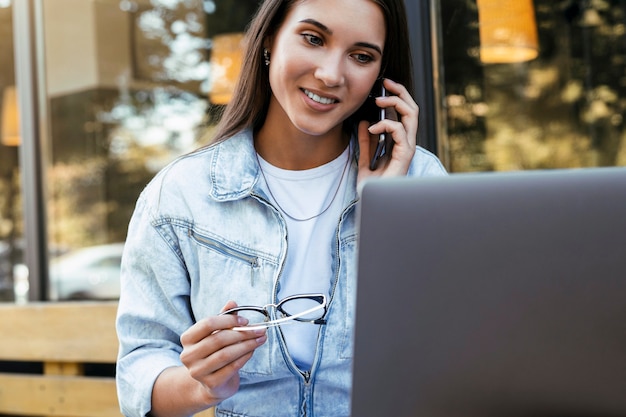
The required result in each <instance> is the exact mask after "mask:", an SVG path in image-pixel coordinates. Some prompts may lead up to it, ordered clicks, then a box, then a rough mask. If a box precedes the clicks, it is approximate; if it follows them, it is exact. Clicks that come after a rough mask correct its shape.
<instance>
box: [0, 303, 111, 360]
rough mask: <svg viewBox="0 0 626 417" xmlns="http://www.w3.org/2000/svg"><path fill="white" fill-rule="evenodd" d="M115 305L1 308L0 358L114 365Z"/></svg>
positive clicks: (7, 306)
mask: <svg viewBox="0 0 626 417" xmlns="http://www.w3.org/2000/svg"><path fill="white" fill-rule="evenodd" d="M116 311H117V302H71V303H33V304H26V305H13V304H0V334H1V335H2V343H0V358H1V359H2V360H17V361H43V362H93V363H100V362H102V363H114V362H115V360H116V357H117V350H118V342H117V335H116V333H115V314H116Z"/></svg>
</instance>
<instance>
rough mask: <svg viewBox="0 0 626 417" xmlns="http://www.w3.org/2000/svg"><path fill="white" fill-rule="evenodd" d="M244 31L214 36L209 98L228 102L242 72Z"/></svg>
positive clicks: (222, 102) (214, 102)
mask: <svg viewBox="0 0 626 417" xmlns="http://www.w3.org/2000/svg"><path fill="white" fill-rule="evenodd" d="M243 39H244V35H243V33H226V34H221V35H217V36H215V37H214V38H213V48H212V50H211V60H210V62H211V74H212V83H211V91H210V92H209V99H210V101H211V103H213V104H228V102H229V101H230V99H231V97H232V95H233V91H234V89H235V84H236V83H237V78H239V73H240V72H241V61H242V42H243Z"/></svg>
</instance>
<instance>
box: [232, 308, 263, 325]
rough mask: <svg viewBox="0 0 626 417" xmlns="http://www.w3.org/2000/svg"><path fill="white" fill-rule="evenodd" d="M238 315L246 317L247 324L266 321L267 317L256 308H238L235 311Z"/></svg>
mask: <svg viewBox="0 0 626 417" xmlns="http://www.w3.org/2000/svg"><path fill="white" fill-rule="evenodd" d="M233 314H237V315H238V316H239V317H245V318H246V319H248V326H250V325H253V324H261V323H265V322H266V321H267V317H266V316H265V315H264V314H263V313H262V312H260V311H256V310H247V309H246V310H239V311H237V312H236V313H233Z"/></svg>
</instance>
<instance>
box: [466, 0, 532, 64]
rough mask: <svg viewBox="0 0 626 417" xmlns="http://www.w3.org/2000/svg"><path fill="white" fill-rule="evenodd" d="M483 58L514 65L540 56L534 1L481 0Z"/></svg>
mask: <svg viewBox="0 0 626 417" xmlns="http://www.w3.org/2000/svg"><path fill="white" fill-rule="evenodd" d="M477 5H478V20H479V32H480V60H481V62H483V63H485V64H511V63H519V62H526V61H530V60H532V59H535V58H537V55H538V54H539V45H538V40H537V21H536V19H535V7H534V5H533V1H532V0H477Z"/></svg>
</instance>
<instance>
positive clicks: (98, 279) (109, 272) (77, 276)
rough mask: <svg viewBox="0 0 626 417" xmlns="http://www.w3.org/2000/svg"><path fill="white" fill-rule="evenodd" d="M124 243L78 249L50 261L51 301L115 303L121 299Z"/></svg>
mask: <svg viewBox="0 0 626 417" xmlns="http://www.w3.org/2000/svg"><path fill="white" fill-rule="evenodd" d="M123 249H124V244H123V243H111V244H108V245H99V246H92V247H87V248H82V249H77V250H75V251H72V252H70V253H67V254H65V255H62V256H60V257H58V258H55V259H53V260H51V261H50V299H51V300H114V299H117V298H119V296H120V263H121V260H122V251H123Z"/></svg>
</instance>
